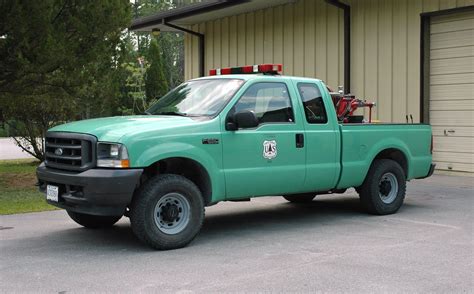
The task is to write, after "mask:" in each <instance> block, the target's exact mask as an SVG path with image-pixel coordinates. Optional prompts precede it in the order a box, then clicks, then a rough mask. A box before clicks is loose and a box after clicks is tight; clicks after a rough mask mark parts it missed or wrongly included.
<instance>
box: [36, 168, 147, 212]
mask: <svg viewBox="0 0 474 294" xmlns="http://www.w3.org/2000/svg"><path fill="white" fill-rule="evenodd" d="M142 173H143V170H142V169H89V170H86V171H84V172H80V173H76V172H69V171H63V170H58V169H52V168H48V167H46V166H45V165H44V164H41V165H40V166H39V167H38V168H37V169H36V176H37V177H38V183H39V189H40V191H41V192H43V193H46V186H47V185H54V186H58V187H59V200H58V202H54V201H49V200H48V203H49V204H52V205H54V206H57V207H60V208H64V209H67V210H71V211H74V212H79V213H86V214H93V215H122V214H123V213H124V212H125V209H126V208H127V206H128V205H129V204H130V202H131V200H132V196H133V192H134V191H135V188H136V187H137V185H138V183H139V179H140V176H141V174H142Z"/></svg>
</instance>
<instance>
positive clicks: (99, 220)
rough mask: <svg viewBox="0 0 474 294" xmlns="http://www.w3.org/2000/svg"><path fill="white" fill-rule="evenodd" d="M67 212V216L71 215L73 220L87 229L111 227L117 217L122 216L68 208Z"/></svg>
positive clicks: (116, 220) (117, 219)
mask: <svg viewBox="0 0 474 294" xmlns="http://www.w3.org/2000/svg"><path fill="white" fill-rule="evenodd" d="M67 214H68V215H69V217H71V219H72V220H73V221H75V222H76V223H78V224H80V225H81V226H83V227H86V228H89V229H98V228H107V227H111V226H113V225H114V224H115V223H116V222H118V221H119V219H121V218H122V216H121V215H114V216H101V215H91V214H85V213H79V212H74V211H69V210H67Z"/></svg>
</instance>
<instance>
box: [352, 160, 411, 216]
mask: <svg viewBox="0 0 474 294" xmlns="http://www.w3.org/2000/svg"><path fill="white" fill-rule="evenodd" d="M358 190H359V196H360V200H361V203H362V205H363V206H364V208H365V209H366V210H367V211H368V212H369V213H372V214H379V215H385V214H392V213H395V212H397V211H398V209H400V207H401V206H402V204H403V200H404V199H405V191H406V179H405V173H404V171H403V169H402V167H401V166H400V165H399V164H398V163H397V162H395V161H393V160H390V159H378V160H376V161H375V162H374V163H373V164H372V166H371V168H370V170H369V172H368V174H367V177H366V179H365V181H364V183H363V184H362V186H360V187H358Z"/></svg>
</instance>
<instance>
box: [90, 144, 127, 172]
mask: <svg viewBox="0 0 474 294" xmlns="http://www.w3.org/2000/svg"><path fill="white" fill-rule="evenodd" d="M97 166H98V167H114V168H127V167H130V161H129V159H128V151H127V148H126V147H125V146H124V145H122V144H117V143H97Z"/></svg>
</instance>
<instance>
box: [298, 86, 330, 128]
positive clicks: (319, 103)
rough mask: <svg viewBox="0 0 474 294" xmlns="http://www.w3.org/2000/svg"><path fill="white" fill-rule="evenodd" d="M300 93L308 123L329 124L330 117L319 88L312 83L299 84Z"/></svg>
mask: <svg viewBox="0 0 474 294" xmlns="http://www.w3.org/2000/svg"><path fill="white" fill-rule="evenodd" d="M298 92H299V94H300V97H301V100H302V101H303V107H304V113H305V116H306V121H307V122H308V123H310V124H325V123H327V122H328V117H327V114H326V109H325V108H324V103H323V97H322V95H321V92H320V91H319V89H318V87H317V86H316V85H315V84H311V83H298Z"/></svg>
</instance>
